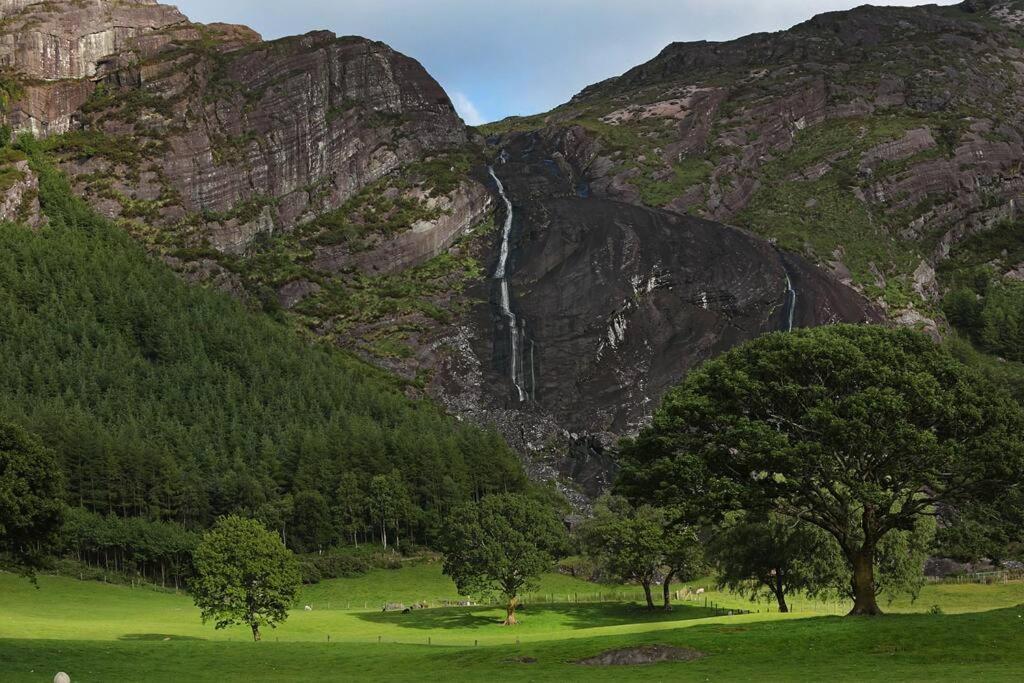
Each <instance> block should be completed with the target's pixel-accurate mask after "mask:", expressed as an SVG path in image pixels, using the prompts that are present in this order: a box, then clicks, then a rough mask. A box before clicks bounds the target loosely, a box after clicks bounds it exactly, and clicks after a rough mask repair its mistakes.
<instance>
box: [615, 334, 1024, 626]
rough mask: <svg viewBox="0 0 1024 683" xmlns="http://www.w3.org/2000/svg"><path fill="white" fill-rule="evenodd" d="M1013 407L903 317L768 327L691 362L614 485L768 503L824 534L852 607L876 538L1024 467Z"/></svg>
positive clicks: (862, 610) (986, 496)
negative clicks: (842, 566)
mask: <svg viewBox="0 0 1024 683" xmlns="http://www.w3.org/2000/svg"><path fill="white" fill-rule="evenodd" d="M1022 430H1024V412H1022V409H1021V406H1020V405H1019V404H1018V403H1016V402H1015V401H1014V400H1012V399H1011V398H1010V397H1009V396H1008V395H1006V394H1005V393H1004V392H1003V391H1001V390H1000V389H999V388H998V387H996V386H993V385H992V384H991V383H989V382H987V381H986V380H984V379H983V378H982V377H981V376H979V375H978V374H977V373H975V372H974V371H972V370H970V369H968V368H966V367H965V366H964V365H962V364H961V363H959V362H958V361H956V360H955V359H954V358H953V357H952V356H951V355H950V354H949V353H948V351H946V350H944V349H943V348H941V347H939V346H937V345H935V344H934V343H932V341H931V340H930V339H928V338H927V337H925V336H924V335H921V334H918V333H916V332H912V331H909V330H889V329H885V328H881V327H871V326H851V325H838V326H832V327H823V328H817V329H812V330H801V331H798V332H794V333H791V334H773V335H768V336H765V337H762V338H760V339H757V340H755V341H753V342H750V343H748V344H745V345H743V346H741V347H738V348H736V349H734V350H732V351H730V352H729V353H727V354H725V355H723V356H721V357H720V358H718V359H715V360H713V361H710V362H708V363H706V364H705V365H703V366H702V367H701V368H699V369H698V370H696V371H694V372H693V373H691V374H690V375H689V376H688V377H687V379H686V381H685V382H684V383H683V384H682V385H680V386H679V387H677V388H676V389H674V390H673V391H671V392H669V394H668V395H667V396H666V397H665V400H664V403H663V405H662V406H661V408H660V409H659V411H658V413H657V415H656V416H655V418H654V421H653V424H652V426H651V427H650V428H649V429H647V430H645V431H644V432H643V433H642V434H641V436H640V437H639V438H638V439H637V440H636V441H634V442H633V443H632V444H629V445H627V446H626V448H625V449H624V451H625V452H624V455H623V461H624V472H623V480H624V484H623V488H624V489H625V490H627V491H630V492H632V493H633V494H637V495H644V496H648V497H650V498H652V499H653V500H655V501H664V502H669V503H675V504H683V505H686V506H688V507H689V511H690V512H691V513H692V512H696V511H698V509H699V508H701V507H704V508H705V509H709V510H712V511H716V510H717V511H719V512H720V511H721V510H725V509H729V508H747V509H751V510H756V509H761V510H774V511H777V512H779V513H782V514H785V515H787V516H789V517H792V518H794V519H799V520H803V521H806V522H809V523H811V524H814V525H815V526H817V527H819V528H821V529H823V530H824V531H826V532H827V533H829V534H830V535H831V536H833V537H834V538H835V539H836V541H837V543H838V544H839V547H840V549H841V550H842V552H843V555H844V557H845V558H846V560H847V562H848V563H849V566H850V569H851V574H852V579H851V585H852V587H853V593H854V607H853V610H852V612H851V614H880V612H881V611H880V609H879V607H878V603H877V600H876V594H877V585H876V577H875V566H876V556H877V553H878V548H879V544H880V543H881V542H882V541H883V539H885V538H886V536H887V535H888V534H890V533H891V532H893V531H896V530H904V531H909V530H912V529H914V528H915V526H916V525H917V522H918V519H919V518H920V517H921V516H922V515H929V514H933V513H934V511H935V509H936V506H940V505H952V506H956V505H957V504H964V503H967V502H971V501H977V500H993V499H997V498H998V497H999V496H1001V495H1005V493H1006V492H1007V491H1009V490H1012V489H1014V488H1015V487H1018V486H1019V485H1020V483H1021V480H1022V476H1024V443H1022V441H1021V434H1022Z"/></svg>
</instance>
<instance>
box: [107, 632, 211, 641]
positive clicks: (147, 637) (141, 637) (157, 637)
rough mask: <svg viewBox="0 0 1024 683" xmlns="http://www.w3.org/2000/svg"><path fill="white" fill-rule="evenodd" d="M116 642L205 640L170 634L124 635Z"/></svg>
mask: <svg viewBox="0 0 1024 683" xmlns="http://www.w3.org/2000/svg"><path fill="white" fill-rule="evenodd" d="M118 640H128V641H149V642H155V641H164V640H206V638H197V637H195V636H176V635H174V634H171V633H126V634H124V635H123V636H119V637H118Z"/></svg>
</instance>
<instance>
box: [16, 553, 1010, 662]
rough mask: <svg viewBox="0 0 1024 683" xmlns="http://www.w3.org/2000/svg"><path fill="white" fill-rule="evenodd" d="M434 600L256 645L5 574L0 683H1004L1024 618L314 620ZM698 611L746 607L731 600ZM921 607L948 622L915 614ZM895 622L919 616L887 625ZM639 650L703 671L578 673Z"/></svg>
mask: <svg viewBox="0 0 1024 683" xmlns="http://www.w3.org/2000/svg"><path fill="white" fill-rule="evenodd" d="M445 582H447V585H448V586H450V587H449V588H447V589H446V588H445V586H446V583H445ZM704 583H705V584H706V580H704ZM542 588H547V589H548V591H549V593H548V597H555V594H556V592H557V591H559V590H560V591H562V593H563V594H564V597H565V598H567V597H568V596H569V594H570V591H569V590H567V589H571V588H577V589H579V588H591V589H594V588H597V589H599V590H600V589H603V590H605V591H611V590H612V589H613V588H617V589H618V590H628V589H627V588H626V587H621V586H619V587H609V586H596V585H594V584H588V583H586V582H583V581H580V580H578V579H574V578H572V577H567V576H561V575H549V576H546V577H545V578H544V580H543V581H542ZM445 590H450V591H451V594H452V595H454V593H455V590H454V586H451V585H450V581H448V579H446V578H445V577H443V576H442V575H441V574H440V566H439V564H438V563H436V562H435V563H424V564H420V565H412V566H406V567H403V568H401V569H397V570H375V571H373V572H369V573H368V574H366V575H365V576H362V577H358V578H355V579H337V580H331V581H325V582H323V583H321V584H319V585H317V586H312V587H309V588H307V589H306V590H305V592H304V594H303V595H302V596H301V598H302V600H303V601H306V602H313V603H314V605H315V607H314V610H313V611H311V612H306V611H304V610H302V609H298V610H295V611H293V612H292V614H291V616H290V619H289V621H288V622H287V623H286V624H284V625H283V626H282V627H280V628H278V629H276V630H269V629H268V630H267V633H266V634H265V640H264V642H262V643H260V644H258V645H257V644H253V643H251V642H249V634H248V633H247V632H246V629H233V630H227V631H216V630H214V629H213V628H212V626H208V625H203V624H202V623H201V622H200V620H199V616H198V613H197V611H196V610H195V608H194V607H193V605H192V602H191V599H190V598H189V597H188V596H187V595H184V594H174V593H171V592H167V591H161V590H157V589H153V588H135V589H132V588H130V587H126V586H113V585H105V584H100V583H90V582H80V581H76V580H73V579H68V578H62V577H50V576H42V577H40V581H39V589H38V590H37V589H35V588H33V587H32V585H31V584H29V583H28V582H27V581H24V580H22V579H19V578H17V577H15V576H13V575H10V574H0V595H2V596H3V599H2V601H0V680H2V681H35V680H49V679H50V677H52V676H53V674H54V673H55V672H56V671H57V670H64V671H67V672H69V673H70V674H71V676H72V680H80V681H81V680H85V681H89V680H152V681H164V680H167V681H171V680H190V681H207V680H222V681H234V680H246V681H265V680H266V681H269V680H308V679H311V678H328V679H330V680H340V679H345V680H353V679H356V680H422V679H423V678H425V677H429V678H434V677H437V676H443V677H445V678H447V679H453V680H479V679H482V678H494V677H499V678H501V679H503V680H504V679H512V680H516V679H529V680H554V679H565V680H582V679H584V678H586V679H587V680H631V679H633V678H648V679H652V678H653V679H655V680H664V679H672V680H691V679H694V680H698V679H699V680H705V679H714V680H740V679H744V680H751V679H756V680H798V679H799V680H819V679H822V680H824V679H828V680H882V679H896V680H928V679H932V680H934V679H939V680H968V679H970V680H977V679H985V680H1011V679H1013V678H1014V677H1015V676H1017V674H1018V672H1019V670H1020V668H1021V667H1022V666H1024V647H1022V646H1024V619H1022V618H1021V615H1022V614H1024V607H1021V608H1017V607H1013V606H1014V605H1019V604H1020V603H1022V602H1024V583H1006V584H994V585H978V584H942V585H929V586H926V587H925V589H924V590H923V592H922V595H921V598H920V599H919V600H918V601H917V602H916V603H913V604H912V603H910V602H909V601H899V602H896V603H894V604H891V605H889V606H888V609H889V611H891V612H892V614H891V615H890V616H887V617H884V618H880V619H864V618H856V619H853V618H851V619H846V618H841V617H836V616H828V615H826V614H824V613H823V611H822V610H823V609H824V608H825V607H826V606H824V605H822V604H820V603H811V602H807V603H806V604H805V605H802V606H800V607H798V609H800V610H801V611H799V612H797V613H796V614H791V615H781V614H778V613H777V612H767V611H764V610H763V609H762V611H761V612H760V613H757V612H755V613H752V614H744V615H737V616H724V615H719V616H714V615H713V614H714V613H713V612H712V610H710V609H707V608H705V607H704V606H703V604H702V603H700V604H695V603H687V604H682V605H676V607H675V609H674V610H673V611H671V612H664V611H662V610H656V611H654V612H648V611H647V610H645V609H643V608H642V606H641V605H639V604H638V603H636V602H630V601H618V602H595V603H579V604H576V603H567V602H561V603H552V604H545V603H542V602H539V601H538V600H539V596H538V600H533V601H531V600H527V602H526V605H525V607H524V608H523V610H522V613H521V617H522V620H523V621H522V624H521V625H520V626H518V627H515V628H507V627H503V626H501V625H500V622H501V619H502V618H503V616H504V613H503V610H502V609H501V608H496V607H486V606H482V607H470V608H457V607H451V608H440V609H428V610H417V611H414V612H412V613H410V614H401V613H394V612H391V613H382V612H380V611H377V610H362V609H359V610H346V609H338V608H336V607H335V608H332V609H323V608H322V607H321V606H320V604H319V603H318V602H317V596H320V597H324V596H327V595H333V596H337V597H339V598H340V597H341V596H345V595H347V596H350V597H355V596H360V595H361V596H364V597H365V599H366V600H367V601H381V600H385V599H387V600H396V599H400V596H403V595H406V594H408V595H410V596H415V595H417V594H418V593H422V592H424V591H431V592H433V593H437V594H439V595H440V594H444V592H445ZM581 593H582V591H581ZM702 597H703V596H702ZM708 598H709V600H711V601H715V602H717V603H719V604H724V605H726V606H727V607H729V608H733V607H740V606H746V607H751V603H749V602H748V601H746V600H744V599H743V598H741V597H739V596H735V595H727V594H722V593H718V592H710V593H708ZM563 599H564V598H563ZM797 604H798V605H801V602H800V600H799V598H797ZM932 605H939V606H940V607H941V608H942V610H943V611H944V612H945V613H946V614H944V615H929V614H923V613H922V612H925V611H927V610H928V609H929V608H930V607H931V606H932ZM761 607H764V605H762V606H761ZM904 610H913V611H915V612H917V613H914V614H900V613H898V612H900V611H904ZM378 641H379V642H378ZM638 645H669V646H676V647H685V648H692V649H695V650H698V651H700V652H702V653H704V654H706V655H707V656H706V657H704V658H702V659H701V660H699V661H693V662H676V663H662V664H656V665H652V666H650V667H646V666H645V667H632V666H630V667H614V668H600V667H596V668H595V667H588V668H586V669H582V668H581V667H580V666H579V665H577V664H575V663H574V662H575V661H576V660H578V659H582V658H585V657H592V656H595V655H598V654H600V653H602V652H605V651H607V650H611V649H616V648H623V647H632V646H638ZM531 659H532V660H536V661H535V662H533V663H525V662H526V661H528V660H531Z"/></svg>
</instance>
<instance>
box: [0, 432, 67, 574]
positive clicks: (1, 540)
mask: <svg viewBox="0 0 1024 683" xmlns="http://www.w3.org/2000/svg"><path fill="white" fill-rule="evenodd" d="M62 497H63V478H62V477H61V473H60V468H59V466H58V465H57V458H56V456H55V455H54V453H53V451H51V450H50V449H48V448H44V447H43V446H42V445H41V444H40V443H39V441H38V440H37V439H35V438H34V437H32V436H30V435H28V434H27V433H25V431H23V430H22V429H20V428H18V427H15V426H13V425H9V424H6V423H3V422H0V566H3V565H7V566H9V567H11V568H13V569H15V570H16V571H19V572H22V573H25V574H28V575H29V576H31V575H32V571H33V570H34V569H36V568H37V567H38V566H39V564H40V562H41V560H42V559H43V557H44V556H45V553H46V552H47V551H49V550H51V549H52V548H53V546H54V545H55V544H56V543H57V541H58V532H59V531H60V527H61V523H62V521H63V516H64V503H63V498H62Z"/></svg>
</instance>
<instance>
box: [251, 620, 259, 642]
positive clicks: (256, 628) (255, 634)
mask: <svg viewBox="0 0 1024 683" xmlns="http://www.w3.org/2000/svg"><path fill="white" fill-rule="evenodd" d="M250 626H252V639H253V642H256V643H258V642H260V625H259V624H258V623H256V622H255V621H254V622H252V624H250Z"/></svg>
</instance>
